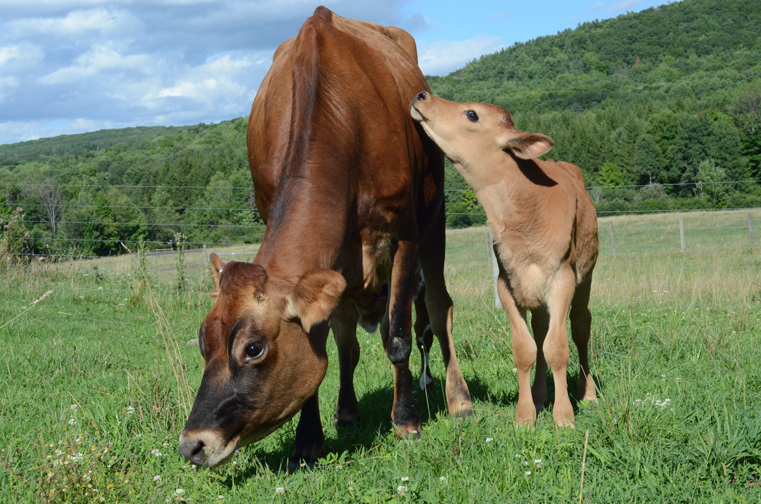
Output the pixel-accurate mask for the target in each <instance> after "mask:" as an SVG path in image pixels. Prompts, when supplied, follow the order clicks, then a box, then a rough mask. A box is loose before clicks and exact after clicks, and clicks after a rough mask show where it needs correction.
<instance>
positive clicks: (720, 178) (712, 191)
mask: <svg viewBox="0 0 761 504" xmlns="http://www.w3.org/2000/svg"><path fill="white" fill-rule="evenodd" d="M726 179H727V174H726V172H725V171H724V170H723V169H722V168H720V167H719V166H717V165H716V162H715V161H714V160H713V159H711V158H708V159H704V160H703V161H701V162H700V165H698V182H697V185H696V188H695V192H696V193H697V194H698V195H699V196H700V197H701V198H702V197H703V196H704V195H708V197H709V199H710V200H711V204H712V206H714V207H715V206H716V204H717V203H718V201H719V198H720V197H721V196H723V195H724V194H725V193H726V189H727V187H726V184H723V182H724V181H726Z"/></svg>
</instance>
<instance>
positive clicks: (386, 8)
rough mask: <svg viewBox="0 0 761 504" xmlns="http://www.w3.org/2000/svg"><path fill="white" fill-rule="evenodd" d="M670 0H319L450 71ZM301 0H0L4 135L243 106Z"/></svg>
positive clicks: (0, 128) (219, 116)
mask: <svg viewBox="0 0 761 504" xmlns="http://www.w3.org/2000/svg"><path fill="white" fill-rule="evenodd" d="M665 3H669V2H667V1H664V0H620V1H619V0H608V1H596V0H529V1H526V0H523V1H520V2H518V1H501V2H497V1H470V2H468V1H463V0H436V1H433V0H390V1H378V0H324V2H323V5H326V6H327V7H328V8H330V9H331V10H333V11H334V12H336V13H337V14H339V15H342V16H345V17H351V18H355V19H362V20H365V21H373V22H376V23H380V24H383V25H395V26H401V27H403V28H405V29H406V30H407V31H409V32H410V33H411V34H412V35H413V36H414V37H415V39H416V40H417V43H418V55H419V60H420V66H421V68H422V69H423V72H424V73H426V74H429V75H444V74H447V73H449V72H452V71H454V70H456V69H458V68H461V67H462V66H464V65H465V64H466V63H467V62H469V61H471V60H473V59H474V58H478V57H479V56H481V55H482V54H489V53H493V52H495V51H498V50H499V49H501V48H503V47H508V46H510V45H512V44H514V43H515V42H525V41H528V40H531V39H534V38H537V37H541V36H544V35H553V34H555V33H557V32H558V31H562V30H565V29H567V28H575V27H576V26H578V24H579V23H583V22H585V21H591V20H594V19H605V18H609V17H616V16H618V15H620V14H624V13H626V12H638V11H640V10H643V9H647V8H649V7H654V6H657V5H662V4H665ZM317 5H319V3H315V2H314V1H306V0H254V1H251V0H108V1H106V0H34V1H30V0H0V144H3V143H11V142H19V141H25V140H31V139H35V138H41V137H49V136H56V135H62V134H72V133H81V132H85V131H94V130H99V129H107V128H120V127H127V126H154V125H166V126H169V125H185V124H196V123H199V122H206V123H211V122H219V121H222V120H226V119H231V118H233V117H239V116H242V115H247V114H248V111H249V110H250V107H251V102H252V101H253V99H254V96H255V95H256V90H257V88H258V87H259V84H260V83H261V81H262V79H263V78H264V75H265V74H266V72H267V69H268V68H269V66H270V62H271V60H272V54H273V52H274V50H275V49H276V48H277V46H278V45H279V44H280V42H282V41H284V40H286V39H287V38H289V37H292V36H294V35H295V34H296V33H297V32H298V29H299V27H300V26H301V24H302V23H303V22H304V19H306V18H307V17H309V16H310V15H311V13H312V12H314V9H315V7H316V6H317Z"/></svg>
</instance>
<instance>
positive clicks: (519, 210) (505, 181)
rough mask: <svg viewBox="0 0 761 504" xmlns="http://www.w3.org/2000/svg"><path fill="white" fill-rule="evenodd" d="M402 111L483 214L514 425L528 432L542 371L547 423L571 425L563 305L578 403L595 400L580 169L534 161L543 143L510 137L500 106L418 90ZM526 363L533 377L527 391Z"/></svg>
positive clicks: (586, 203)
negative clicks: (513, 371) (503, 328)
mask: <svg viewBox="0 0 761 504" xmlns="http://www.w3.org/2000/svg"><path fill="white" fill-rule="evenodd" d="M411 114H412V117H413V118H414V119H415V120H416V121H418V122H419V123H420V124H422V126H423V129H424V130H425V132H426V133H427V134H428V135H429V136H430V137H431V139H433V140H434V141H435V142H436V143H437V144H438V145H439V147H441V149H442V150H443V151H444V154H445V155H446V156H447V157H448V158H449V159H451V160H452V162H453V163H454V166H455V168H457V170H458V171H459V172H460V173H461V174H462V176H463V177H464V178H465V181H466V182H467V183H468V184H469V185H470V186H471V187H472V188H473V190H474V191H475V193H476V196H477V198H478V201H479V202H480V203H481V205H482V206H483V207H484V210H485V211H486V216H487V218H488V223H489V227H490V229H491V232H492V234H493V235H494V251H495V253H496V255H497V257H498V258H499V261H498V262H499V278H498V280H497V291H498V294H499V299H500V301H501V302H502V306H503V307H504V309H505V311H506V312H507V316H508V318H509V320H510V326H511V332H512V342H513V359H514V361H515V366H516V368H517V370H518V406H517V415H516V417H517V418H516V419H517V422H518V424H529V425H533V422H534V421H535V419H536V414H537V411H541V409H542V407H543V405H544V403H545V401H546V400H547V364H549V365H550V368H551V369H552V375H553V377H554V380H555V405H554V409H553V418H554V420H555V423H556V424H557V425H560V426H573V422H574V415H573V408H572V406H571V402H570V400H569V398H568V393H567V386H566V368H567V366H568V353H569V352H568V334H567V329H566V317H567V316H568V309H569V307H570V308H571V314H570V318H571V333H572V337H573V341H574V343H575V344H576V348H577V349H578V351H579V363H580V364H581V372H580V375H579V380H578V394H579V398H583V399H585V400H590V401H594V402H597V395H596V392H595V384H594V381H593V380H592V376H591V375H590V373H589V359H588V353H587V345H588V343H589V335H590V325H591V322H592V316H591V314H590V313H589V309H588V304H589V290H590V286H591V282H592V270H593V269H594V266H595V262H596V261H597V254H598V251H599V239H598V236H597V216H596V213H595V209H594V206H593V205H592V201H591V199H590V198H589V195H588V194H587V192H586V189H585V187H584V178H583V176H582V174H581V170H579V168H577V167H576V166H573V165H571V164H568V163H563V162H555V161H552V160H549V161H541V160H538V159H536V158H537V157H538V156H541V155H542V154H545V153H546V152H548V151H549V150H550V149H551V148H552V146H553V141H552V139H550V138H549V137H546V136H544V135H541V134H538V133H526V132H522V131H516V130H515V129H514V128H513V121H512V118H511V117H510V113H509V112H508V111H507V110H505V109H503V108H501V107H497V106H494V105H487V104H482V103H454V102H451V101H448V100H444V99H442V98H437V97H434V96H431V95H430V94H429V93H427V92H421V93H420V94H418V95H417V96H416V98H415V99H414V100H413V102H412V108H411ZM527 311H530V312H531V327H532V329H533V331H534V338H533V339H532V338H531V334H530V332H529V328H528V321H527V318H526V312H527ZM534 362H536V364H537V366H536V377H535V379H534V385H533V386H530V384H531V368H532V367H533V365H534ZM532 399H533V401H532Z"/></svg>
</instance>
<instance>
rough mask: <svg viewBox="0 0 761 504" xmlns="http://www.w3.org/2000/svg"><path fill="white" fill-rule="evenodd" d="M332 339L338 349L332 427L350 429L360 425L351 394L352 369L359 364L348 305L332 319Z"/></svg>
mask: <svg viewBox="0 0 761 504" xmlns="http://www.w3.org/2000/svg"><path fill="white" fill-rule="evenodd" d="M331 328H332V329H333V338H334V339H335V341H336V346H337V347H338V369H339V385H338V404H337V405H336V412H335V414H334V415H333V425H335V426H337V427H338V426H341V427H350V426H354V425H357V424H358V423H359V406H358V404H357V395H356V393H355V392H354V369H355V368H356V367H357V363H358V362H359V342H358V341H357V323H356V322H355V321H354V316H353V312H352V308H351V305H349V303H348V302H346V301H343V302H341V304H340V305H339V306H338V308H336V310H335V311H334V312H333V316H332V318H331Z"/></svg>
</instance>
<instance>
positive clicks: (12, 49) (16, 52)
mask: <svg viewBox="0 0 761 504" xmlns="http://www.w3.org/2000/svg"><path fill="white" fill-rule="evenodd" d="M42 58H43V52H42V49H40V48H39V47H37V46H35V45H33V44H28V43H23V44H17V45H9V46H5V47H0V66H3V65H4V64H6V63H11V62H13V63H24V64H29V63H37V62H39V61H40V60H41V59H42Z"/></svg>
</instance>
